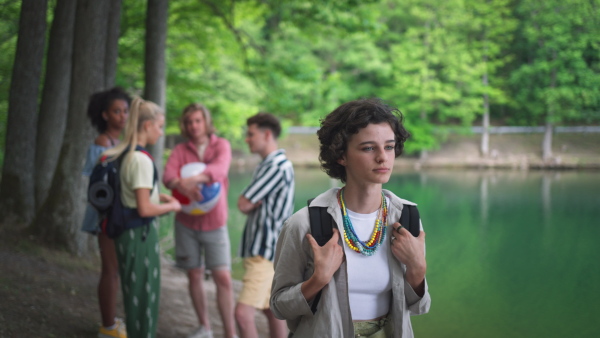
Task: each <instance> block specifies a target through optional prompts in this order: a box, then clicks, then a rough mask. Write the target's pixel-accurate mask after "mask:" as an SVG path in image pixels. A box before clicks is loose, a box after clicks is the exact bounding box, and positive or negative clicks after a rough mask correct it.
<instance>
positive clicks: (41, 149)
mask: <svg viewBox="0 0 600 338" xmlns="http://www.w3.org/2000/svg"><path fill="white" fill-rule="evenodd" d="M75 4H76V0H58V2H57V4H56V8H55V10H54V20H53V21H52V28H51V30H50V41H49V43H48V56H47V58H46V78H45V82H44V89H43V92H42V102H41V104H40V118H39V122H38V126H37V135H38V138H37V146H36V148H35V149H36V153H35V167H36V168H43V170H36V172H35V202H36V206H37V207H38V208H39V207H40V206H41V205H42V204H43V203H44V200H45V199H46V196H48V190H49V189H50V184H51V183H52V177H53V176H54V170H55V169H56V163H57V162H58V155H59V153H60V147H61V146H62V139H63V136H64V133H65V126H66V124H67V110H68V108H69V88H70V85H71V54H72V53H73V26H74V25H75Z"/></svg>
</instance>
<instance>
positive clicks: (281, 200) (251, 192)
mask: <svg viewBox="0 0 600 338" xmlns="http://www.w3.org/2000/svg"><path fill="white" fill-rule="evenodd" d="M242 195H243V196H244V197H246V198H247V199H249V200H250V201H251V202H252V203H256V202H258V201H262V204H261V205H260V206H259V207H258V208H256V209H254V210H253V211H252V212H251V213H250V214H248V218H247V219H246V226H245V228H244V234H243V235H242V240H241V243H240V256H242V257H253V256H262V257H264V258H266V259H268V260H270V261H272V260H273V258H274V256H275V245H276V244H277V237H279V232H280V231H281V227H282V226H283V222H284V221H285V220H286V219H287V218H288V217H290V216H291V215H292V214H293V213H294V168H293V166H292V162H290V161H289V160H288V159H287V157H286V156H285V151H284V150H283V149H279V150H276V151H274V152H272V153H270V154H269V155H268V156H267V157H265V159H264V160H263V161H262V162H261V163H260V164H259V165H258V167H257V168H256V170H255V171H254V174H253V176H252V182H250V185H249V186H248V187H246V189H244V191H243V192H242Z"/></svg>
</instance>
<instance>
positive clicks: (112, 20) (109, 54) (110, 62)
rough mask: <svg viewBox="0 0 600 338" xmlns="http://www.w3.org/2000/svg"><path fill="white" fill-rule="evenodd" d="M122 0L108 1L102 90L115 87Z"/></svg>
mask: <svg viewBox="0 0 600 338" xmlns="http://www.w3.org/2000/svg"><path fill="white" fill-rule="evenodd" d="M122 2H123V1H122V0H110V12H109V15H108V31H107V36H106V56H105V59H104V81H105V82H104V88H105V89H108V88H111V87H113V86H114V85H115V78H116V75H117V58H118V56H119V34H120V29H121V4H122Z"/></svg>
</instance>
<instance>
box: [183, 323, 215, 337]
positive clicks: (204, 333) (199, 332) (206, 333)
mask: <svg viewBox="0 0 600 338" xmlns="http://www.w3.org/2000/svg"><path fill="white" fill-rule="evenodd" d="M188 338H213V334H212V331H211V330H207V329H206V328H205V327H204V326H202V325H200V327H199V328H197V329H196V331H194V332H193V333H192V334H190V335H189V336H188Z"/></svg>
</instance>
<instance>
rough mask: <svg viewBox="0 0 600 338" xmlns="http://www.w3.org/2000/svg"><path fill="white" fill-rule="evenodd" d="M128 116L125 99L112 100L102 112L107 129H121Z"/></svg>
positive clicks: (127, 105) (127, 106)
mask: <svg viewBox="0 0 600 338" xmlns="http://www.w3.org/2000/svg"><path fill="white" fill-rule="evenodd" d="M128 116H129V104H127V101H125V100H120V99H117V100H113V101H112V102H111V103H110V105H109V106H108V109H107V110H106V111H103V112H102V117H103V118H104V120H106V123H107V124H108V129H116V130H123V128H125V124H126V123H127V117H128Z"/></svg>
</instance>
